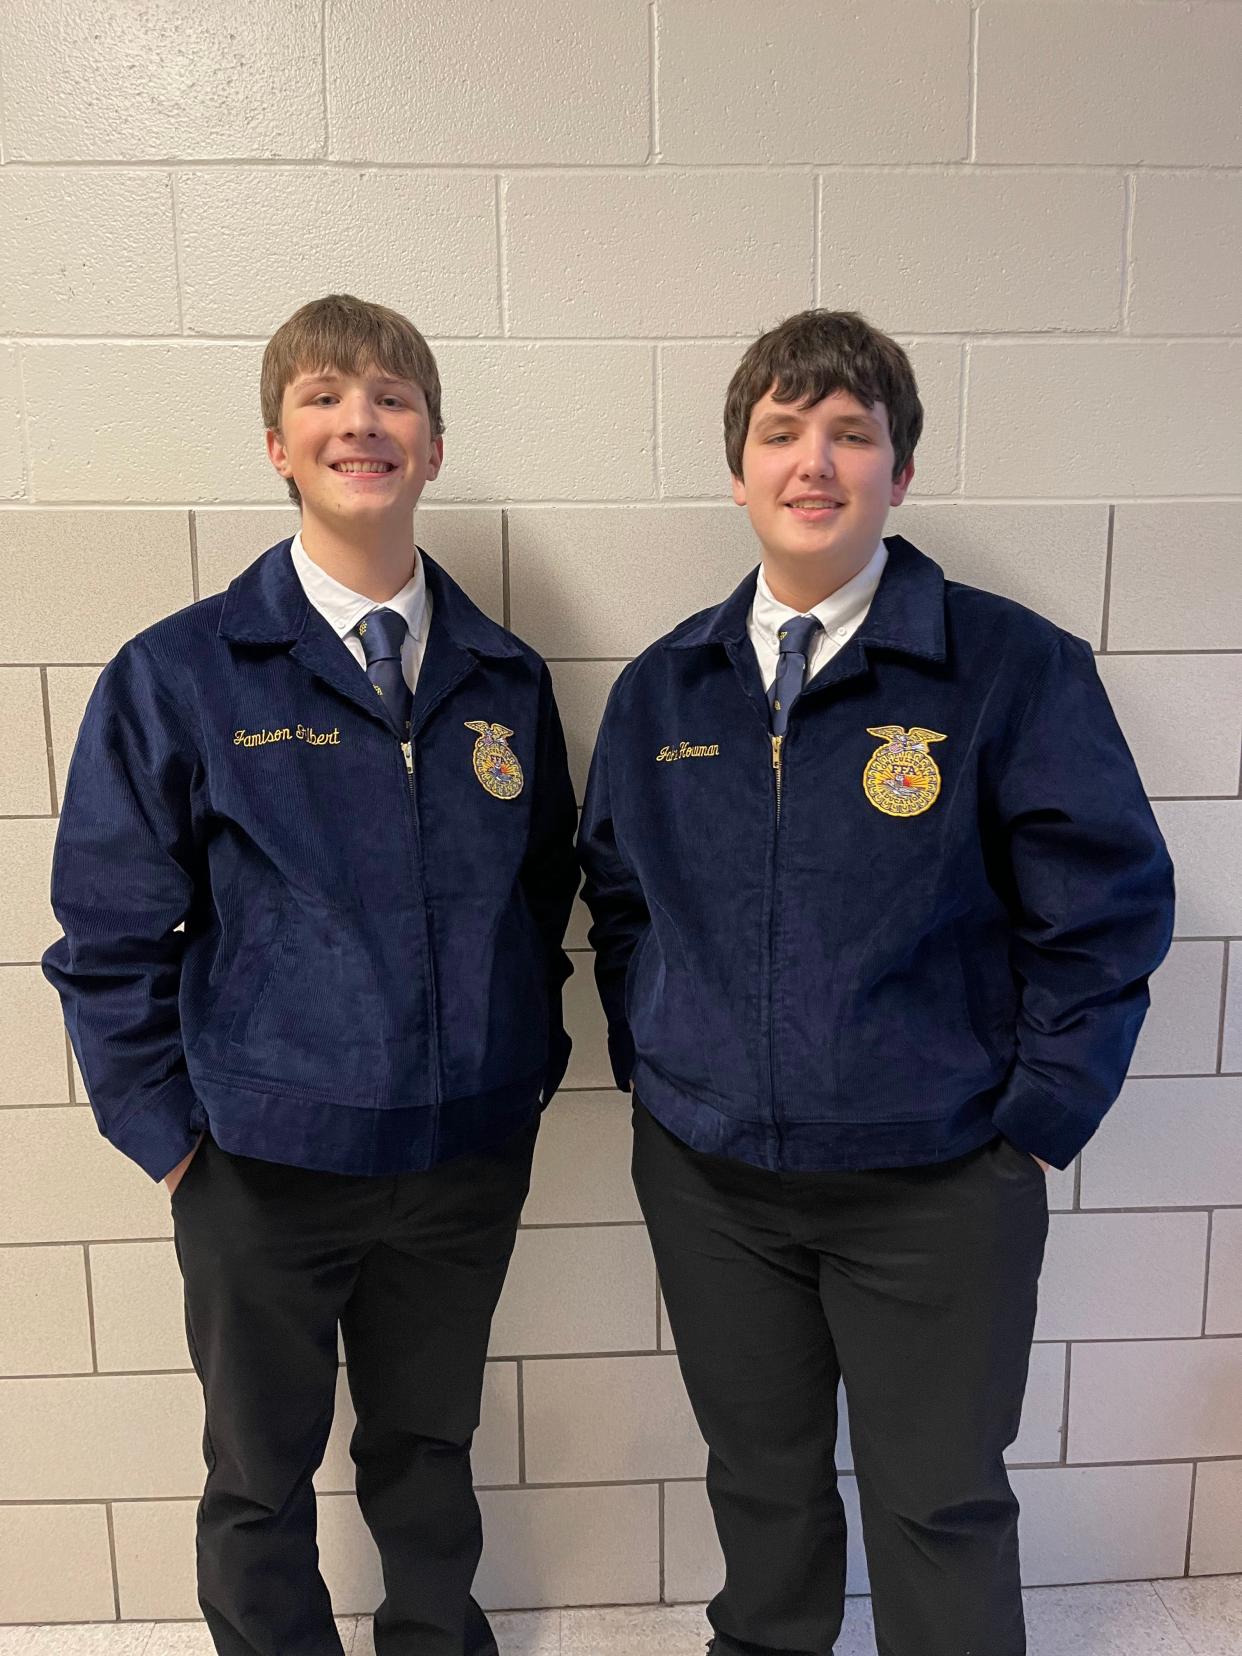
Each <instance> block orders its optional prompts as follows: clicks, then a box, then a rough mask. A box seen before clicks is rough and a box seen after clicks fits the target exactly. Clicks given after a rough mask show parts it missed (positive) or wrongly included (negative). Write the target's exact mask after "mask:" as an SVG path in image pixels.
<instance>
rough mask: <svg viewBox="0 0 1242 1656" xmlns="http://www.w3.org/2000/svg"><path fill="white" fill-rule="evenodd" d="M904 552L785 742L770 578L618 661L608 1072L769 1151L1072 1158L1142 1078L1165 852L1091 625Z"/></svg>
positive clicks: (603, 861)
mask: <svg viewBox="0 0 1242 1656" xmlns="http://www.w3.org/2000/svg"><path fill="white" fill-rule="evenodd" d="M886 545H887V546H888V551H889V559H888V565H887V568H886V570H885V573H884V576H883V578H882V580H881V582H880V586H879V588H878V590H877V592H876V595H875V598H874V600H873V602H872V605H871V609H870V611H869V613H868V616H867V618H866V620H865V621H864V622H863V624H862V626H861V628H860V629H859V631H858V632H857V633H856V634H855V635H854V637H853V638H852V639H851V640H850V641H849V643H848V644H846V645H845V646H844V648H843V649H842V650H841V651H840V652H839V654H837V655H836V656H835V657H834V658H833V659H832V660H831V661H830V662H829V663H828V664H827V665H826V666H825V667H824V668H823V669H822V670H821V671H820V672H819V673H817V674H816V675H815V677H814V678H812V679H811V680H809V681H808V683H807V685H806V687H805V689H804V690H803V692H802V695H801V697H800V698H799V700H798V701H797V702H796V704H795V705H794V707H793V710H792V712H791V715H790V720H789V730H788V734H787V735H786V737H785V739H784V742H783V745H782V746H781V747H777V748H775V749H774V744H773V741H772V738H771V736H770V734H769V710H768V703H767V698H766V696H765V694H764V687H763V685H762V683H761V682H760V677H759V672H758V668H757V665H756V662H755V656H754V650H753V648H752V646H751V644H750V641H749V639H748V637H747V630H746V622H747V616H748V614H749V611H750V607H751V602H752V599H753V596H754V588H755V577H754V575H751V576H748V577H747V579H746V580H745V581H743V583H742V585H741V586H740V587H739V588H738V589H737V591H736V592H735V593H734V594H733V595H732V597H730V598H728V599H726V601H725V602H724V603H723V604H722V605H721V606H720V607H719V608H718V609H715V610H707V611H704V612H703V613H702V614H700V615H696V616H693V617H691V619H690V620H688V621H686V622H684V623H683V624H682V625H681V626H680V627H678V628H676V629H675V630H674V631H673V632H671V633H669V634H668V635H667V637H665V638H662V639H660V640H659V641H658V642H657V643H655V644H653V645H652V646H651V648H650V649H648V650H647V651H645V652H644V653H643V654H642V655H641V656H639V657H638V658H637V660H635V661H634V662H632V663H631V664H630V666H629V667H627V668H626V670H625V671H624V673H623V674H622V675H621V677H620V678H619V679H618V681H617V683H616V685H615V687H614V689H613V692H612V696H611V698H610V700H609V703H608V707H607V710H606V712H605V714H604V720H603V724H602V727H601V730H600V735H599V741H598V745H597V747H596V752H595V758H594V761H593V765H592V770H591V778H590V783H589V786H588V789H587V796H586V802H585V806H584V810H583V815H582V825H581V832H580V842H579V843H580V853H581V858H582V862H583V867H584V870H585V874H586V886H585V896H586V900H587V903H588V905H589V906H590V908H591V911H592V915H593V918H594V925H593V927H592V931H591V941H592V943H593V945H594V947H595V949H596V977H597V981H598V984H599V990H600V995H601V997H602V999H603V1003H604V1009H605V1011H606V1014H607V1018H608V1031H609V1046H610V1051H611V1057H612V1064H613V1070H614V1073H615V1076H616V1080H617V1084H618V1086H620V1087H622V1088H625V1087H627V1086H629V1084H630V1083H631V1082H633V1084H634V1090H635V1092H636V1093H637V1094H638V1096H639V1097H640V1098H641V1099H642V1101H643V1103H644V1105H645V1106H646V1107H647V1108H648V1109H649V1110H650V1111H651V1112H652V1113H653V1114H654V1115H655V1116H656V1117H657V1118H658V1119H659V1120H660V1121H661V1122H663V1123H664V1125H665V1126H666V1127H667V1128H668V1129H669V1130H670V1131H671V1132H673V1133H674V1134H675V1135H676V1136H677V1137H678V1138H680V1139H682V1140H683V1141H684V1142H685V1143H686V1144H688V1145H690V1146H692V1147H693V1148H694V1149H697V1150H701V1151H706V1152H709V1153H711V1154H714V1155H721V1156H729V1157H735V1158H737V1159H738V1160H741V1161H745V1162H750V1163H753V1164H754V1165H756V1166H759V1167H766V1168H772V1169H785V1170H791V1171H798V1170H813V1169H848V1168H867V1167H886V1166H903V1165H915V1164H919V1163H926V1162H935V1161H940V1160H944V1159H947V1158H950V1157H953V1156H957V1155H961V1154H964V1153H965V1152H966V1151H968V1150H970V1149H972V1148H974V1147H976V1146H978V1145H980V1144H982V1143H984V1142H986V1141H987V1140H989V1139H991V1138H994V1137H995V1136H996V1135H997V1134H998V1133H1002V1134H1004V1135H1005V1136H1006V1137H1008V1138H1010V1139H1012V1140H1013V1142H1014V1143H1015V1144H1017V1145H1019V1146H1020V1147H1021V1148H1022V1149H1024V1150H1028V1151H1032V1152H1034V1153H1035V1154H1036V1155H1039V1156H1042V1157H1043V1158H1044V1159H1045V1160H1047V1161H1050V1162H1053V1163H1055V1164H1056V1165H1057V1166H1061V1167H1063V1166H1065V1165H1066V1164H1067V1163H1068V1162H1069V1161H1070V1160H1071V1159H1072V1157H1073V1156H1074V1155H1075V1154H1076V1153H1077V1152H1078V1151H1079V1150H1080V1149H1081V1148H1082V1146H1083V1145H1084V1144H1085V1143H1086V1141H1087V1140H1088V1138H1090V1136H1091V1134H1092V1133H1093V1132H1094V1130H1095V1128H1096V1126H1097V1125H1098V1124H1099V1121H1100V1119H1101V1117H1102V1116H1103V1114H1104V1112H1105V1110H1107V1108H1108V1107H1109V1105H1110V1104H1111V1103H1112V1102H1113V1099H1114V1098H1115V1097H1116V1094H1117V1092H1118V1090H1119V1088H1120V1086H1121V1082H1122V1079H1123V1077H1124V1075H1125V1071H1126V1066H1127V1064H1128V1062H1129V1059H1130V1055H1131V1052H1132V1049H1133V1047H1134V1042H1135V1039H1136V1038H1137V1035H1138V1031H1139V1026H1140V1024H1141V1023H1142V1020H1143V1016H1144V1013H1145V1011H1146V1008H1147V1004H1148V994H1147V978H1148V974H1149V973H1150V972H1151V971H1152V970H1153V969H1154V968H1155V967H1156V966H1157V965H1158V964H1159V962H1160V960H1161V958H1162V957H1163V955H1164V953H1165V950H1166V949H1167V947H1168V943H1169V936H1170V931H1171V923H1172V908H1173V885H1172V870H1171V867H1170V863H1169V859H1168V856H1167V854H1166V851H1165V848H1164V844H1163V842H1162V840H1161V837H1160V834H1159V831H1158V830H1157V828H1156V825H1155V822H1154V820H1153V818H1152V814H1151V810H1150V808H1149V806H1148V804H1147V801H1146V799H1145V798H1144V795H1143V789H1142V787H1141V785H1140V782H1139V778H1138V775H1137V773H1136V771H1135V767H1134V763H1133V760H1132V759H1131V757H1130V754H1129V752H1128V750H1127V748H1126V745H1125V742H1124V740H1123V738H1122V736H1121V733H1120V731H1119V730H1118V728H1117V724H1116V721H1115V719H1114V718H1113V715H1112V711H1111V709H1110V707H1109V705H1108V701H1107V699H1106V697H1105V695H1104V691H1103V688H1102V686H1101V685H1100V682H1099V679H1098V677H1097V674H1096V671H1095V665H1094V662H1093V660H1092V655H1091V651H1090V649H1089V648H1088V646H1087V645H1086V644H1084V643H1083V642H1082V641H1081V640H1080V639H1076V638H1073V637H1070V636H1069V635H1068V634H1066V633H1064V632H1062V631H1060V630H1059V629H1058V628H1057V627H1055V626H1053V625H1052V624H1051V622H1049V621H1046V620H1044V619H1042V618H1041V617H1040V616H1037V615H1034V614H1032V613H1031V611H1029V610H1026V609H1023V608H1022V607H1021V606H1020V605H1018V604H1014V603H1010V602H1008V601H1007V600H1006V599H1003V598H998V597H995V596H993V595H992V594H990V593H986V592H979V591H976V590H974V589H972V588H970V587H966V586H960V585H958V584H957V583H956V582H953V581H946V580H945V579H944V576H943V574H942V573H941V571H940V569H939V568H938V566H937V565H936V564H934V563H933V562H932V561H931V560H930V559H929V558H926V557H924V556H923V554H922V553H920V552H918V551H916V549H915V548H914V547H913V546H910V545H909V544H908V543H907V542H905V541H903V540H901V539H900V538H897V537H894V538H892V539H889V540H888V541H887V542H886ZM774 759H775V760H776V761H778V763H774Z"/></svg>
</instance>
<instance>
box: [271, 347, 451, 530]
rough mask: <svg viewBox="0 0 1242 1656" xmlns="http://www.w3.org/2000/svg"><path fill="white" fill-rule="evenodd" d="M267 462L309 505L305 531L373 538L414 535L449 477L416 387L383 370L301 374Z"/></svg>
mask: <svg viewBox="0 0 1242 1656" xmlns="http://www.w3.org/2000/svg"><path fill="white" fill-rule="evenodd" d="M267 452H268V455H269V456H270V458H271V462H272V464H273V466H275V468H276V470H277V471H278V472H279V473H280V475H281V476H282V477H283V478H286V479H292V481H293V482H294V483H296V485H297V488H298V492H299V494H300V495H301V498H302V523H303V530H304V531H305V530H306V529H308V528H309V529H313V528H314V527H315V526H322V527H323V528H324V529H326V530H329V531H330V532H331V533H332V534H333V535H336V536H343V537H345V538H347V539H348V538H349V537H350V535H351V531H352V532H353V533H355V534H358V535H361V536H365V537H367V538H370V537H371V536H373V535H374V533H375V532H376V531H377V530H381V531H382V530H383V529H384V528H386V527H388V526H392V527H393V528H399V527H401V526H404V527H405V528H406V530H407V532H408V526H409V522H410V518H411V516H412V514H413V511H414V508H415V506H416V505H417V504H418V499H419V496H420V495H421V494H422V492H423V487H424V485H425V484H427V483H429V482H430V481H431V479H432V478H434V477H435V476H436V474H437V472H438V471H439V470H440V465H441V462H442V460H443V458H444V439H443V438H442V437H438V436H436V435H435V434H434V433H433V431H432V423H431V419H430V417H429V415H428V412H427V398H426V396H425V394H424V392H423V389H422V387H421V386H420V385H418V384H416V383H415V382H414V381H413V380H408V379H401V378H399V377H396V376H394V375H391V374H388V373H387V372H385V370H384V369H382V368H380V367H379V366H378V365H375V364H372V365H370V366H368V367H364V368H363V369H362V370H361V371H359V372H357V373H342V372H339V371H337V370H335V369H325V370H323V371H319V372H309V371H308V372H305V373H299V374H297V375H296V376H295V377H294V378H293V379H292V380H290V382H289V384H288V385H287V386H286V387H285V390H284V394H283V396H282V398H281V405H280V425H279V427H278V428H275V429H272V430H269V431H268V433H267Z"/></svg>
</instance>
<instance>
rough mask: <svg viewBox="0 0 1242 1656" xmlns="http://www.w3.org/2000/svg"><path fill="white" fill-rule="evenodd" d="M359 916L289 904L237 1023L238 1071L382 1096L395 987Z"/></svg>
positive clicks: (290, 1084)
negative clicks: (388, 988) (385, 977)
mask: <svg viewBox="0 0 1242 1656" xmlns="http://www.w3.org/2000/svg"><path fill="white" fill-rule="evenodd" d="M359 922H360V917H359V916H358V915H355V914H351V913H350V912H349V911H347V910H343V909H337V908H332V907H329V906H327V905H322V904H316V905H309V904H300V903H296V902H293V901H290V902H287V903H286V905H285V909H284V915H283V924H282V925H281V928H280V931H279V933H278V935H277V937H276V938H275V940H274V942H273V944H272V947H271V951H270V953H269V955H268V958H267V961H266V963H265V966H264V969H263V971H262V975H258V974H255V976H254V977H253V979H252V982H253V991H252V992H251V993H249V994H248V995H247V996H246V999H245V1001H244V1002H243V1004H241V1005H240V1006H238V1007H237V1009H236V1011H235V1013H234V1016H233V1019H232V1023H231V1025H230V1027H229V1032H228V1037H227V1041H226V1042H225V1045H224V1061H225V1063H226V1065H227V1066H228V1068H229V1069H230V1070H234V1071H236V1072H237V1073H239V1074H243V1075H246V1076H249V1077H251V1078H253V1079H255V1080H262V1081H265V1082H271V1083H272V1084H273V1087H274V1089H277V1090H278V1089H281V1088H284V1089H286V1090H290V1091H297V1092H317V1093H319V1094H321V1095H329V1096H334V1097H341V1096H348V1097H349V1098H350V1099H351V1101H354V1102H365V1101H368V1100H370V1099H371V1098H372V1097H373V1096H374V1093H375V1091H376V1088H377V1085H379V1084H380V1083H381V1081H382V1080H384V1078H385V1077H386V1073H387V1064H388V1051H387V1047H388V1042H387V1040H386V1034H387V1023H388V1019H386V1017H385V1011H384V1009H385V1007H387V1006H388V1005H389V1002H390V1001H391V1000H392V994H391V992H390V993H389V994H387V995H385V993H384V992H383V988H382V984H381V973H380V969H379V967H378V965H377V963H376V961H375V960H374V959H373V958H372V955H371V953H370V951H369V950H368V949H367V947H366V945H365V942H364V937H363V933H362V928H361V926H360V923H359Z"/></svg>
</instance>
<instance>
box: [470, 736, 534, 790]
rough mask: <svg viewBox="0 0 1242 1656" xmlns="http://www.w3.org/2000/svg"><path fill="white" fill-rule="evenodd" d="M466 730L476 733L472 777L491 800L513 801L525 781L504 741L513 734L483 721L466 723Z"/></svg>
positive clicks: (510, 749)
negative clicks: (481, 785) (480, 784)
mask: <svg viewBox="0 0 1242 1656" xmlns="http://www.w3.org/2000/svg"><path fill="white" fill-rule="evenodd" d="M466 729H467V730H477V731H478V733H479V735H478V740H477V741H476V742H475V744H474V774H475V775H476V776H477V777H478V779H479V781H480V782H481V783H482V784H483V786H484V787H485V788H486V789H487V791H488V793H489V794H491V795H492V797H493V799H516V798H517V796H518V795H519V794H520V793H521V791H522V785H523V783H524V782H525V780H526V779H525V777H524V776H523V775H522V766H521V764H520V763H519V761H518V756H517V754H516V753H514V751H513V749H512V748H511V747H510V746H509V744H508V742H506V741H505V737H506V736H512V735H513V732H512V731H511V730H506V729H505V727H504V725H502V724H488V722H487V720H486V719H467V720H466Z"/></svg>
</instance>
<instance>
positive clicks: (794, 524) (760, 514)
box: [733, 387, 914, 596]
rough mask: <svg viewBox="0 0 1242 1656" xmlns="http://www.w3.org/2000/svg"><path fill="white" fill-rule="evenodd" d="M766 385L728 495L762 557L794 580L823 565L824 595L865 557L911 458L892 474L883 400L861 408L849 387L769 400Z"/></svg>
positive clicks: (902, 489)
mask: <svg viewBox="0 0 1242 1656" xmlns="http://www.w3.org/2000/svg"><path fill="white" fill-rule="evenodd" d="M773 389H774V387H773V388H769V390H768V391H767V392H765V394H764V395H763V396H762V397H760V398H759V400H758V401H757V402H756V403H755V405H754V407H753V408H752V409H751V412H750V423H749V425H748V427H747V430H746V442H745V445H744V447H743V450H742V475H741V476H740V477H734V479H733V498H734V500H735V501H736V502H737V504H738V505H739V506H745V507H746V510H747V511H748V513H749V514H750V521H751V523H752V525H753V526H754V530H755V533H756V535H757V536H758V537H759V540H760V543H761V544H762V546H763V553H764V562H765V565H769V564H770V565H771V567H772V568H773V570H785V571H786V572H787V573H788V574H789V575H791V576H796V578H797V579H798V581H799V583H800V584H804V583H805V581H806V580H807V578H808V577H810V576H811V575H812V573H814V574H815V575H821V574H822V576H823V579H824V581H825V582H826V583H827V584H826V585H825V586H824V596H827V594H828V593H829V592H832V591H834V590H835V588H836V587H838V586H841V585H843V584H844V583H845V582H846V581H848V580H851V579H852V578H853V577H854V576H855V575H856V574H857V573H858V572H859V570H860V569H862V568H863V567H864V566H865V565H866V563H867V562H868V560H869V559H870V557H871V555H872V553H873V552H874V551H875V549H876V547H877V545H878V544H879V540H880V536H881V534H882V532H883V529H884V520H885V518H886V517H887V515H888V511H889V508H890V507H891V506H899V505H900V504H901V502H902V501H903V500H904V499H905V495H906V490H907V489H908V488H909V486H910V479H911V478H912V477H913V476H914V462H913V461H907V463H906V465H905V466H904V467H902V468H901V470H900V471H898V472H897V473H896V475H894V472H893V464H894V455H893V442H892V437H891V436H890V434H889V426H888V414H887V411H886V410H885V407H884V404H883V403H880V402H877V403H874V404H873V405H872V406H871V407H870V408H868V407H867V406H866V404H865V403H862V402H860V401H859V400H858V398H857V397H855V396H853V395H852V394H851V393H850V392H848V391H833V392H831V393H830V394H829V395H828V396H826V397H822V398H821V399H820V400H819V401H818V402H814V403H810V404H806V403H797V402H777V401H776V399H775V397H774V396H773V394H772V391H773Z"/></svg>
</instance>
